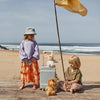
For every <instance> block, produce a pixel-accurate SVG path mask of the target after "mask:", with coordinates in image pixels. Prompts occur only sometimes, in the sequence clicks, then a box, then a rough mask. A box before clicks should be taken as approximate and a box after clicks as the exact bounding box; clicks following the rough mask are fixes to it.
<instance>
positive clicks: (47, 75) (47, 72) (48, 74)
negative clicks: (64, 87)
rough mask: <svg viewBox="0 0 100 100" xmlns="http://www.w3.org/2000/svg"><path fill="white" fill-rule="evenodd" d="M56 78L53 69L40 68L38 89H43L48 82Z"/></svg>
mask: <svg viewBox="0 0 100 100" xmlns="http://www.w3.org/2000/svg"><path fill="white" fill-rule="evenodd" d="M52 77H56V69H55V67H53V68H51V67H48V66H41V68H40V89H44V88H46V87H47V85H48V80H49V79H51V78H52Z"/></svg>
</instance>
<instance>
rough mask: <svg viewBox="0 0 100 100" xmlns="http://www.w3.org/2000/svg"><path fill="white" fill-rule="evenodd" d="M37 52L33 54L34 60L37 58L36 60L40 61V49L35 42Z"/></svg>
mask: <svg viewBox="0 0 100 100" xmlns="http://www.w3.org/2000/svg"><path fill="white" fill-rule="evenodd" d="M34 49H35V51H34V54H33V58H35V59H36V60H39V47H38V45H37V43H36V42H35V48H34Z"/></svg>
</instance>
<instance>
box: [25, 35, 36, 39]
mask: <svg viewBox="0 0 100 100" xmlns="http://www.w3.org/2000/svg"><path fill="white" fill-rule="evenodd" d="M23 40H28V34H25V35H24V37H23ZM33 40H35V37H34V39H33Z"/></svg>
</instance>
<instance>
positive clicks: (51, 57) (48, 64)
mask: <svg viewBox="0 0 100 100" xmlns="http://www.w3.org/2000/svg"><path fill="white" fill-rule="evenodd" d="M47 66H49V67H55V61H54V58H53V56H51V55H49V56H48V61H47Z"/></svg>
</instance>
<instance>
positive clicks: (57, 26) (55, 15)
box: [54, 0, 65, 79]
mask: <svg viewBox="0 0 100 100" xmlns="http://www.w3.org/2000/svg"><path fill="white" fill-rule="evenodd" d="M54 10H55V19H56V28H57V36H58V42H59V49H60V56H61V62H62V69H63V76H64V79H65V75H64V63H63V57H62V50H61V43H60V36H59V28H58V20H57V11H56V5H55V0H54Z"/></svg>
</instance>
